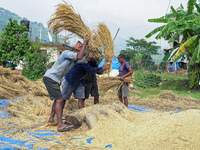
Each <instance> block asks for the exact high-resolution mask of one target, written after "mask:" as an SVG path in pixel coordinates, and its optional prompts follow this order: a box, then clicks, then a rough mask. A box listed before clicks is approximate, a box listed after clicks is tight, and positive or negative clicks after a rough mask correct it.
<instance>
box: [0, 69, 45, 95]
mask: <svg viewBox="0 0 200 150" xmlns="http://www.w3.org/2000/svg"><path fill="white" fill-rule="evenodd" d="M28 93H31V94H32V95H36V96H43V95H44V96H47V95H48V94H47V91H46V88H45V86H44V84H43V83H42V81H36V82H31V81H29V80H28V79H26V78H25V77H23V76H22V75H21V72H19V71H17V70H14V71H13V70H11V69H10V68H3V67H1V66H0V99H11V98H18V97H23V96H25V95H27V94H28Z"/></svg>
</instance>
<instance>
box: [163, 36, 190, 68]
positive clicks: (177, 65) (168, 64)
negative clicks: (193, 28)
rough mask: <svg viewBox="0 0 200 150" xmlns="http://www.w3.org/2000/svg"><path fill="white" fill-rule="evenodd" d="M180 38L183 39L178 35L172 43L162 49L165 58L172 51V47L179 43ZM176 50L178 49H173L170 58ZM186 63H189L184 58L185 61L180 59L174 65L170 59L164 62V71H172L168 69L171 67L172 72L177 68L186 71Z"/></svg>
mask: <svg viewBox="0 0 200 150" xmlns="http://www.w3.org/2000/svg"><path fill="white" fill-rule="evenodd" d="M182 38H183V35H182V34H180V35H179V36H178V37H177V38H176V39H175V40H174V41H173V42H171V43H169V45H168V47H167V48H164V49H163V50H164V54H165V56H166V55H168V54H169V53H170V52H171V51H172V50H173V49H174V47H176V45H177V44H179V43H181V40H182ZM177 49H179V47H177V48H176V49H174V50H173V52H172V53H171V55H170V56H172V55H173V54H174V53H175V51H176V50H177ZM188 63H189V61H188V60H187V57H185V59H181V58H180V59H179V60H178V61H177V63H174V62H173V60H172V59H171V60H169V61H167V62H166V71H172V69H170V68H172V67H173V70H174V71H175V70H177V69H178V68H183V69H187V67H188ZM172 65H174V66H172Z"/></svg>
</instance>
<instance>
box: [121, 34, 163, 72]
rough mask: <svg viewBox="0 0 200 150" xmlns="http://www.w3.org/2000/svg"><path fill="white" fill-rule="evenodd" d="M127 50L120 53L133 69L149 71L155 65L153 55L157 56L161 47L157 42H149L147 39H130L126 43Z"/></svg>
mask: <svg viewBox="0 0 200 150" xmlns="http://www.w3.org/2000/svg"><path fill="white" fill-rule="evenodd" d="M126 42H127V44H126V50H122V51H120V53H122V54H124V55H125V57H126V61H128V62H129V63H130V64H131V66H132V67H133V69H139V68H140V67H142V68H144V69H148V68H149V66H151V65H154V62H153V59H152V57H151V56H152V55H157V54H158V50H159V46H157V45H156V42H154V41H153V42H147V41H146V40H145V39H135V38H133V37H130V38H129V40H127V41H126Z"/></svg>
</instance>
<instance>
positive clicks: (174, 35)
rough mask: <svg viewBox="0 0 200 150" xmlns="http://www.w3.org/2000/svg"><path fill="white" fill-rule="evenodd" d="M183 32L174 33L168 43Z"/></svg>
mask: <svg viewBox="0 0 200 150" xmlns="http://www.w3.org/2000/svg"><path fill="white" fill-rule="evenodd" d="M182 32H183V30H179V31H177V32H176V33H174V34H173V35H172V36H171V38H170V39H169V41H168V43H171V42H173V41H174V40H175V39H176V38H177V37H178V36H179V35H180V34H181V33H182Z"/></svg>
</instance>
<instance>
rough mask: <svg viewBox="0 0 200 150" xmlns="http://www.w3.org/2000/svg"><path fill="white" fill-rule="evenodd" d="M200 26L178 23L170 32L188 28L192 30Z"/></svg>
mask: <svg viewBox="0 0 200 150" xmlns="http://www.w3.org/2000/svg"><path fill="white" fill-rule="evenodd" d="M199 28H200V26H199V25H196V24H192V23H188V24H184V25H177V26H174V27H172V28H170V29H169V31H170V32H175V31H178V30H186V29H191V30H197V29H199Z"/></svg>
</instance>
